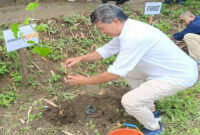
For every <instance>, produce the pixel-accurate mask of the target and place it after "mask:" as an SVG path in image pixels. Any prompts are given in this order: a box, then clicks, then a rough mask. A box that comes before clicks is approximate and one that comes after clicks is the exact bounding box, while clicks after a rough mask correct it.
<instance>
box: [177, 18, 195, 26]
mask: <svg viewBox="0 0 200 135" xmlns="http://www.w3.org/2000/svg"><path fill="white" fill-rule="evenodd" d="M193 20H194V17H193V16H187V17H183V16H180V21H181V22H183V23H184V24H185V25H186V26H187V25H189V24H190V22H191V21H193Z"/></svg>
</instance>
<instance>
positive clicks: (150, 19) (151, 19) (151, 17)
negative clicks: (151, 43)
mask: <svg viewBox="0 0 200 135" xmlns="http://www.w3.org/2000/svg"><path fill="white" fill-rule="evenodd" d="M153 17H154V15H151V16H150V17H149V22H148V24H150V25H152V21H153Z"/></svg>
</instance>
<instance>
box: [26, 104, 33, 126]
mask: <svg viewBox="0 0 200 135" xmlns="http://www.w3.org/2000/svg"><path fill="white" fill-rule="evenodd" d="M31 110H32V106H30V108H29V110H28V115H27V118H28V119H27V121H26V125H28V122H29V116H30V113H31Z"/></svg>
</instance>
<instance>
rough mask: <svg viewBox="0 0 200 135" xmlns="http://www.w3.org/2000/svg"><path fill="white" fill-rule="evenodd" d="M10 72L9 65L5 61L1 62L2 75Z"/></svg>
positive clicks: (0, 71)
mask: <svg viewBox="0 0 200 135" xmlns="http://www.w3.org/2000/svg"><path fill="white" fill-rule="evenodd" d="M6 73H8V70H7V65H6V63H5V62H0V75H4V74H6Z"/></svg>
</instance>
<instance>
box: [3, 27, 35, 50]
mask: <svg viewBox="0 0 200 135" xmlns="http://www.w3.org/2000/svg"><path fill="white" fill-rule="evenodd" d="M35 26H36V24H32V25H26V26H22V27H19V30H20V32H22V33H23V39H22V38H21V37H20V35H19V33H20V32H18V39H16V38H15V37H14V35H13V32H12V31H11V30H10V29H9V30H5V31H3V35H4V39H5V42H6V49H7V52H11V51H14V50H17V49H21V48H24V47H28V46H31V45H33V44H29V43H27V41H29V40H31V41H34V42H35V43H38V42H39V40H38V33H37V32H36V31H34V29H33V28H34V27H35Z"/></svg>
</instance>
